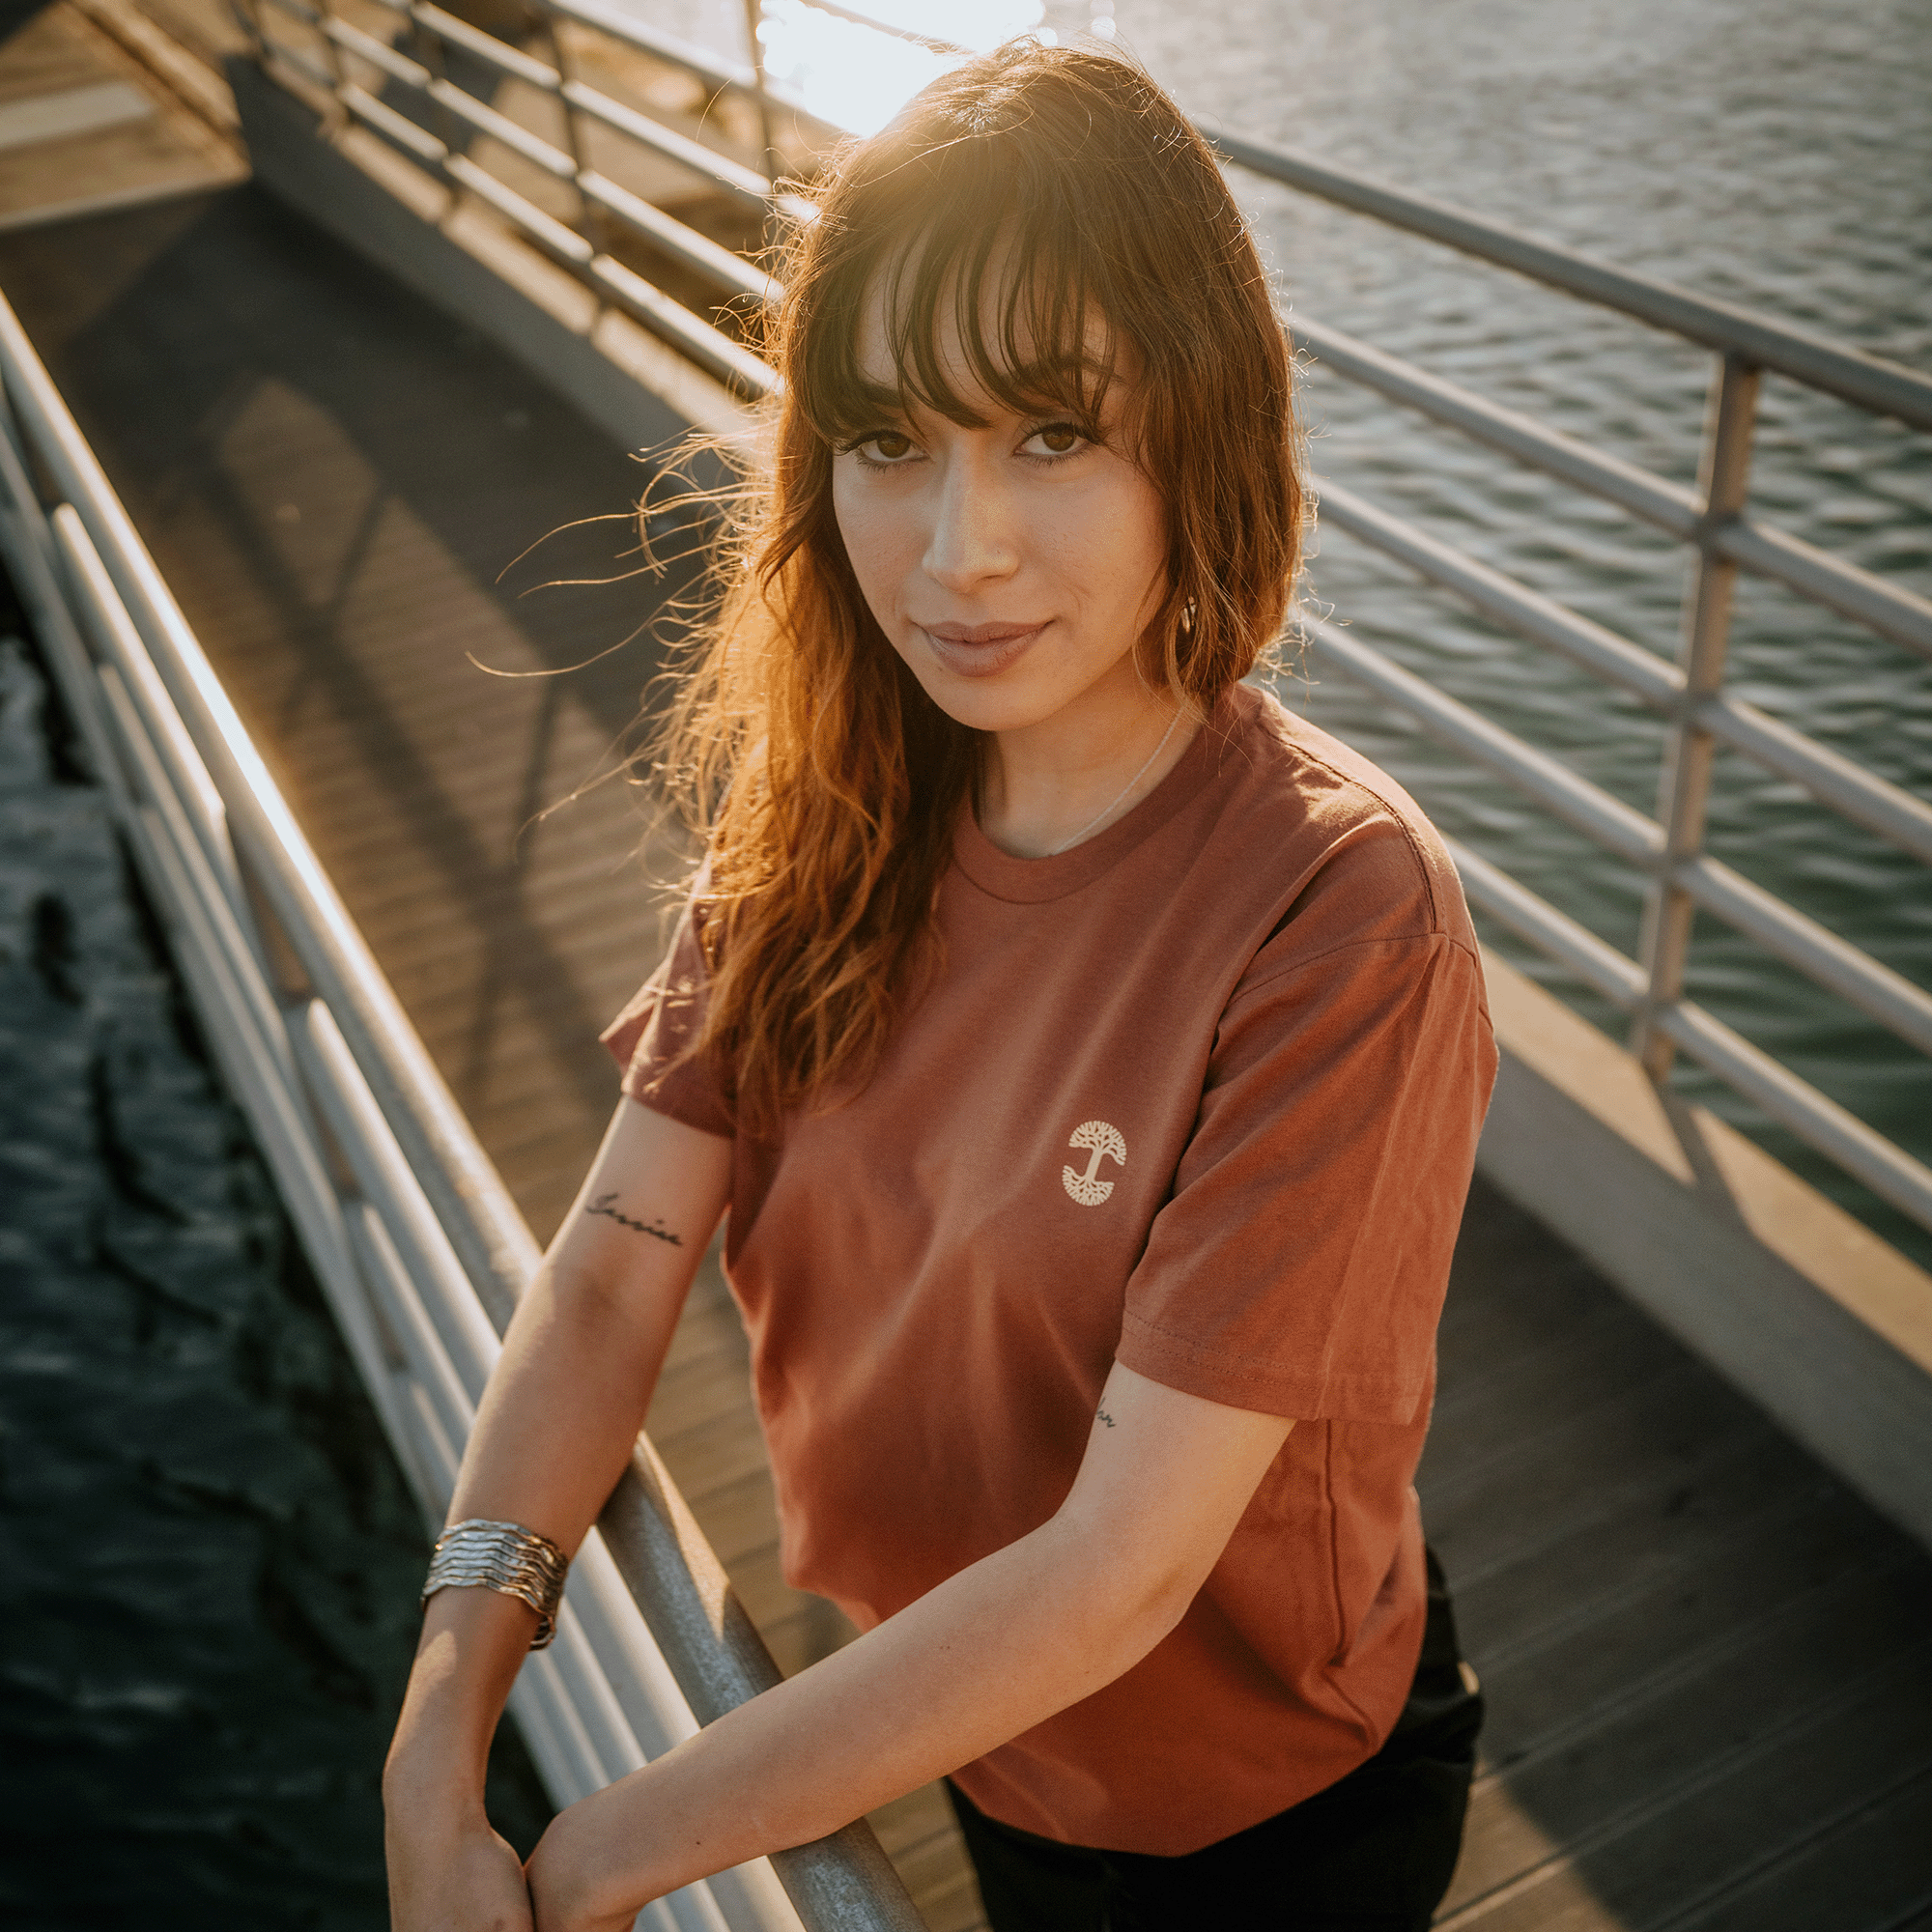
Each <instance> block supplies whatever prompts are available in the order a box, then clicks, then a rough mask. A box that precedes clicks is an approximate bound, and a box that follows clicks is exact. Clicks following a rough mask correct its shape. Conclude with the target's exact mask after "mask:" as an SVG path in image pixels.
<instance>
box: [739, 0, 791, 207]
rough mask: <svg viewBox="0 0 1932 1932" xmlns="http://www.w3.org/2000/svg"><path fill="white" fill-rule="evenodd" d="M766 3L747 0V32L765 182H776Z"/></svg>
mask: <svg viewBox="0 0 1932 1932" xmlns="http://www.w3.org/2000/svg"><path fill="white" fill-rule="evenodd" d="M764 14H765V6H764V0H745V32H746V35H747V36H748V37H749V39H750V41H751V43H752V77H753V81H754V83H755V84H756V87H757V90H758V139H759V141H760V142H761V143H762V144H763V147H764V151H765V179H766V180H767V181H771V182H776V181H777V180H778V178H779V176H780V175H781V173H783V171H784V170H783V165H782V163H781V161H780V159H779V150H778V143H777V142H776V141H775V140H774V139H773V138H772V96H771V89H770V88H769V87H768V86H767V85H766V82H765V43H764V42H763V41H761V40H760V39H759V38H758V29H759V27H760V26H761V25H763V23H764Z"/></svg>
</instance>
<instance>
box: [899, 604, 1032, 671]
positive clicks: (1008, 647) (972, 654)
mask: <svg viewBox="0 0 1932 1932" xmlns="http://www.w3.org/2000/svg"><path fill="white" fill-rule="evenodd" d="M1052 621H1053V620H1052V618H1050V617H1046V618H1042V619H1041V620H1040V621H1039V622H1038V623H1037V624H920V625H918V626H917V627H916V628H917V629H918V630H919V631H920V632H921V633H922V634H923V637H924V638H925V640H926V642H927V643H928V644H929V645H930V646H931V647H932V654H933V656H934V657H936V658H937V659H938V660H939V662H940V663H941V664H942V665H944V666H945V667H946V668H947V669H948V670H950V671H952V673H953V675H954V676H955V677H996V676H998V674H999V673H1000V672H1001V671H1003V670H1005V669H1006V668H1007V667H1008V666H1009V665H1010V664H1012V663H1013V662H1014V661H1015V660H1016V659H1018V658H1019V657H1020V656H1021V655H1022V654H1024V653H1025V652H1026V651H1027V650H1029V649H1030V648H1031V647H1032V645H1033V643H1034V640H1035V639H1037V638H1038V637H1039V635H1040V633H1041V632H1043V631H1044V630H1045V629H1046V627H1047V626H1048V625H1049V624H1050V623H1051V622H1052Z"/></svg>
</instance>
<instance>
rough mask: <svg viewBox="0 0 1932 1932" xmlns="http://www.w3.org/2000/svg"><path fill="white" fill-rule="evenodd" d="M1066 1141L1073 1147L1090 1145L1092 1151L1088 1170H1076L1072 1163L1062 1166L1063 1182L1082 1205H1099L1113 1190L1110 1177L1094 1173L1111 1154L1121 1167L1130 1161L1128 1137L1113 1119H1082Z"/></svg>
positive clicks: (1087, 1146) (1066, 1188) (1095, 1206)
mask: <svg viewBox="0 0 1932 1932" xmlns="http://www.w3.org/2000/svg"><path fill="white" fill-rule="evenodd" d="M1066 1145H1067V1146H1068V1147H1071V1148H1091V1149H1093V1152H1092V1153H1090V1154H1089V1155H1088V1157H1087V1172H1086V1173H1085V1174H1075V1173H1074V1171H1073V1170H1072V1169H1071V1168H1070V1167H1063V1168H1062V1169H1061V1170H1060V1184H1061V1186H1063V1187H1064V1188H1065V1190H1066V1191H1067V1193H1069V1194H1070V1195H1072V1197H1073V1198H1074V1200H1076V1201H1077V1202H1079V1204H1080V1205H1081V1207H1083V1208H1097V1207H1099V1205H1100V1203H1101V1202H1103V1201H1104V1200H1106V1198H1107V1196H1108V1195H1110V1194H1111V1193H1113V1191H1114V1183H1113V1182H1112V1181H1111V1180H1100V1179H1096V1178H1095V1177H1096V1176H1097V1175H1098V1174H1099V1172H1100V1163H1101V1161H1103V1160H1104V1159H1106V1158H1107V1157H1108V1156H1109V1155H1110V1154H1111V1155H1112V1156H1113V1158H1114V1159H1115V1160H1117V1161H1118V1162H1119V1163H1120V1164H1121V1165H1122V1167H1125V1166H1126V1164H1127V1143H1126V1137H1125V1136H1124V1135H1123V1134H1122V1132H1121V1130H1120V1128H1119V1127H1117V1126H1115V1124H1114V1123H1113V1122H1111V1121H1083V1122H1081V1123H1080V1124H1079V1125H1078V1126H1077V1127H1075V1128H1074V1129H1073V1134H1072V1137H1071V1138H1070V1139H1069V1140H1068V1141H1067V1143H1066Z"/></svg>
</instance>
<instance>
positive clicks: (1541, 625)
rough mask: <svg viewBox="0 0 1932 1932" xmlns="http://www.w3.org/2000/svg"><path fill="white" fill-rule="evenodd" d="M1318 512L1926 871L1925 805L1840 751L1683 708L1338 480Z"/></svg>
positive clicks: (1566, 625) (1756, 718)
mask: <svg viewBox="0 0 1932 1932" xmlns="http://www.w3.org/2000/svg"><path fill="white" fill-rule="evenodd" d="M1318 487H1319V493H1320V497H1321V513H1322V515H1323V516H1324V517H1325V518H1326V520H1327V521H1328V522H1329V523H1330V524H1332V525H1334V526H1335V527H1336V528H1338V529H1342V530H1347V531H1348V532H1349V534H1350V536H1353V537H1357V538H1359V539H1360V540H1361V541H1362V542H1364V543H1367V544H1371V545H1373V546H1374V547H1375V548H1376V549H1377V550H1378V551H1380V552H1382V554H1384V555H1387V556H1392V557H1394V558H1395V559H1396V560H1397V561H1398V562H1400V563H1403V564H1406V565H1407V566H1408V568H1409V569H1411V570H1413V571H1415V572H1416V574H1417V575H1418V576H1421V577H1424V578H1427V579H1428V580H1429V581H1430V582H1432V583H1438V584H1440V585H1441V586H1442V587H1443V588H1444V589H1446V590H1451V591H1454V592H1455V593H1456V594H1457V595H1458V596H1459V597H1461V598H1463V600H1464V601H1465V602H1467V603H1468V604H1470V605H1471V606H1472V607H1473V608H1474V609H1476V610H1478V611H1481V612H1482V613H1483V614H1484V615H1485V616H1487V617H1491V618H1492V619H1494V621H1495V622H1496V623H1498V624H1500V625H1502V626H1503V628H1504V629H1505V630H1509V631H1514V632H1515V633H1516V634H1517V636H1518V637H1520V638H1526V639H1529V640H1530V641H1531V642H1532V643H1538V644H1543V645H1546V646H1548V648H1549V649H1550V650H1553V651H1556V652H1558V653H1560V654H1561V655H1562V656H1564V657H1566V658H1568V659H1570V660H1571V662H1572V663H1574V664H1577V665H1580V666H1581V667H1582V668H1584V669H1585V670H1588V671H1592V672H1594V673H1595V674H1596V675H1597V676H1598V677H1600V678H1602V679H1604V681H1605V683H1608V684H1613V685H1616V686H1617V687H1618V688H1619V689H1621V690H1624V691H1627V692H1629V693H1630V694H1631V695H1632V696H1634V697H1636V698H1638V699H1639V700H1641V701H1642V702H1643V703H1644V704H1646V705H1648V706H1649V707H1650V708H1651V709H1652V710H1653V711H1657V712H1661V713H1662V714H1663V715H1664V716H1665V717H1670V718H1678V717H1685V716H1689V717H1690V718H1691V719H1692V720H1694V722H1695V723H1696V724H1697V725H1698V726H1699V727H1700V728H1702V729H1703V730H1706V731H1708V732H1710V733H1711V735H1712V736H1713V737H1715V738H1718V739H1720V740H1721V741H1722V742H1723V743H1725V744H1727V745H1729V746H1731V747H1732V748H1733V749H1734V750H1736V751H1739V752H1742V753H1744V754H1745V755H1746V756H1747V757H1748V758H1751V759H1754V760H1755V761H1756V762H1757V763H1759V764H1761V765H1763V766H1764V767H1765V768H1766V769H1767V770H1769V771H1774V772H1776V773H1777V775H1778V776H1779V777H1780V778H1786V779H1789V780H1791V781H1793V782H1794V783H1795V784H1801V785H1803V786H1804V788H1805V790H1806V791H1808V792H1810V793H1811V795H1812V796H1813V797H1814V798H1816V799H1818V800H1820V801H1821V802H1822V803H1824V804H1827V805H1830V806H1831V807H1833V810H1836V811H1838V812H1840V813H1842V814H1843V815H1844V816H1845V817H1847V818H1850V819H1855V820H1856V821H1857V822H1858V823H1859V824H1861V825H1862V826H1865V827H1866V828H1867V829H1868V830H1870V831H1872V832H1875V833H1877V834H1878V836H1879V837H1880V838H1885V839H1889V841H1890V842H1891V843H1892V844H1894V845H1896V846H1898V847H1899V849H1900V850H1901V851H1905V852H1910V853H1911V854H1912V855H1913V857H1914V858H1917V859H1920V860H1923V861H1924V862H1925V863H1926V864H1927V865H1932V805H1927V804H1926V803H1925V802H1924V801H1923V800H1922V799H1918V798H1915V797H1914V796H1913V795H1912V793H1910V792H1909V791H1906V790H1904V789H1903V788H1902V787H1901V786H1898V785H1895V784H1891V783H1889V781H1886V780H1884V779H1881V778H1877V777H1874V776H1873V774H1871V773H1870V772H1867V771H1865V770H1864V769H1863V768H1862V767H1861V766H1860V765H1856V764H1854V763H1853V762H1852V761H1851V759H1849V758H1847V757H1844V756H1843V755H1842V754H1841V753H1837V752H1833V751H1832V750H1830V749H1829V748H1828V747H1827V746H1824V745H1821V744H1819V743H1818V742H1817V741H1816V740H1815V739H1813V738H1808V737H1806V736H1805V735H1804V733H1803V732H1802V731H1798V730H1795V729H1793V728H1792V727H1791V726H1790V725H1784V724H1781V723H1780V722H1779V721H1778V720H1776V719H1775V718H1773V717H1771V716H1770V715H1769V714H1768V713H1766V712H1764V711H1761V710H1759V709H1758V707H1757V706H1756V705H1754V704H1750V703H1747V702H1746V701H1745V700H1744V699H1743V698H1737V697H1728V696H1708V697H1700V698H1698V699H1696V700H1695V701H1694V703H1687V695H1686V687H1685V679H1684V673H1683V672H1682V671H1681V670H1679V669H1678V668H1677V667H1676V666H1674V665H1668V664H1665V663H1664V662H1663V661H1662V659H1661V658H1658V657H1656V656H1654V655H1653V654H1652V653H1651V652H1649V651H1647V650H1645V649H1644V648H1643V647H1642V645H1640V644H1634V643H1632V642H1631V641H1630V639H1628V638H1621V637H1619V636H1618V635H1617V634H1616V633H1615V632H1614V631H1611V630H1608V629H1606V628H1605V626H1604V625H1602V624H1597V623H1593V622H1592V621H1591V620H1590V619H1589V618H1587V617H1582V616H1578V615H1577V612H1576V611H1572V610H1570V609H1569V608H1568V607H1567V606H1565V605H1562V604H1559V603H1557V602H1556V601H1555V600H1554V599H1553V598H1549V597H1546V596H1544V595H1543V594H1542V593H1541V592H1540V591H1535V590H1531V589H1530V588H1529V587H1528V586H1527V585H1525V584H1521V583H1519V582H1517V581H1516V580H1515V579H1514V578H1512V577H1509V576H1506V575H1505V574H1504V573H1503V572H1501V571H1499V570H1495V569H1492V567H1491V566H1490V565H1489V564H1486V563H1481V562H1479V561H1477V559H1476V558H1474V557H1472V556H1470V555H1469V554H1467V553H1466V552H1465V551H1460V550H1457V549H1455V548H1454V547H1453V546H1451V545H1449V544H1445V543H1442V542H1440V541H1439V540H1437V539H1436V538H1435V537H1432V536H1430V535H1429V534H1428V532H1427V531H1425V530H1423V529H1421V528H1419V527H1418V526H1416V525H1414V524H1411V523H1408V522H1406V520H1405V519H1403V518H1400V517H1396V516H1392V515H1390V513H1389V512H1388V511H1386V510H1383V509H1380V508H1378V506H1377V505H1375V504H1373V503H1370V502H1368V501H1367V500H1366V499H1365V498H1363V497H1358V496H1356V495H1355V493H1354V492H1353V491H1352V490H1347V489H1344V488H1343V487H1342V485H1340V484H1339V483H1334V482H1330V481H1326V480H1323V481H1322V482H1321V484H1320V485H1319V486H1318Z"/></svg>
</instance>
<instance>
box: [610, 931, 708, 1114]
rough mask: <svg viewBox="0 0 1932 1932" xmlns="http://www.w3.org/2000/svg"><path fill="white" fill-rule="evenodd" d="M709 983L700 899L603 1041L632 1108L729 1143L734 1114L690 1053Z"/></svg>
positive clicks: (703, 1064)
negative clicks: (636, 1104) (621, 1071)
mask: <svg viewBox="0 0 1932 1932" xmlns="http://www.w3.org/2000/svg"><path fill="white" fill-rule="evenodd" d="M709 982H710V971H709V968H708V966H707V964H706V962H705V957H704V948H703V946H702V944H701V943H700V942H699V939H698V933H697V923H696V908H695V895H694V900H687V901H686V904H685V908H684V912H683V915H682V916H681V917H680V918H679V920H678V923H677V931H676V932H675V934H673V936H672V938H671V943H670V951H669V952H667V953H666V954H665V956H664V959H663V960H662V961H661V962H660V964H659V966H658V970H657V971H656V972H655V973H653V974H652V975H651V977H650V978H649V979H648V980H645V981H644V983H643V984H642V985H641V986H640V987H639V989H638V991H637V992H636V993H635V994H634V995H633V996H632V998H631V1000H630V1001H629V1003H628V1004H627V1005H626V1006H625V1008H624V1009H623V1011H622V1012H620V1013H619V1014H618V1015H617V1017H616V1018H615V1019H614V1020H612V1021H611V1024H610V1025H609V1026H608V1027H606V1028H605V1029H604V1031H603V1033H602V1034H600V1035H599V1036H598V1037H599V1039H600V1040H602V1042H603V1044H604V1045H605V1046H606V1047H607V1048H608V1049H609V1050H610V1053H611V1058H612V1059H613V1060H615V1061H616V1063H617V1065H619V1066H621V1067H622V1068H623V1069H624V1092H625V1093H626V1094H629V1095H630V1097H631V1098H632V1099H633V1100H636V1101H638V1102H639V1103H640V1104H641V1105H643V1106H646V1107H649V1108H650V1109H651V1110H652V1111H653V1112H655V1113H659V1114H668V1115H669V1116H670V1118H671V1119H672V1120H674V1121H682V1122H684V1123H685V1125H686V1126H688V1127H696V1128H698V1129H700V1130H701V1131H702V1132H704V1133H707V1134H718V1135H721V1136H722V1137H723V1138H725V1139H726V1140H729V1139H731V1138H732V1137H733V1135H734V1134H735V1132H736V1128H735V1126H734V1124H733V1122H732V1116H731V1109H730V1107H729V1106H728V1105H727V1104H726V1102H725V1096H724V1094H723V1093H722V1092H721V1091H720V1088H719V1084H718V1081H717V1079H716V1077H715V1075H714V1074H713V1072H712V1070H711V1068H710V1067H709V1066H708V1065H707V1064H706V1062H705V1060H704V1059H703V1057H702V1056H700V1055H697V1054H694V1053H691V1052H689V1050H688V1049H689V1048H690V1047H691V1046H692V1045H693V1043H694V1042H695V1041H696V1038H697V1037H698V1035H699V1033H700V1032H701V1031H702V1029H703V1026H704V1008H705V1000H706V997H707V994H708V991H709Z"/></svg>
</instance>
